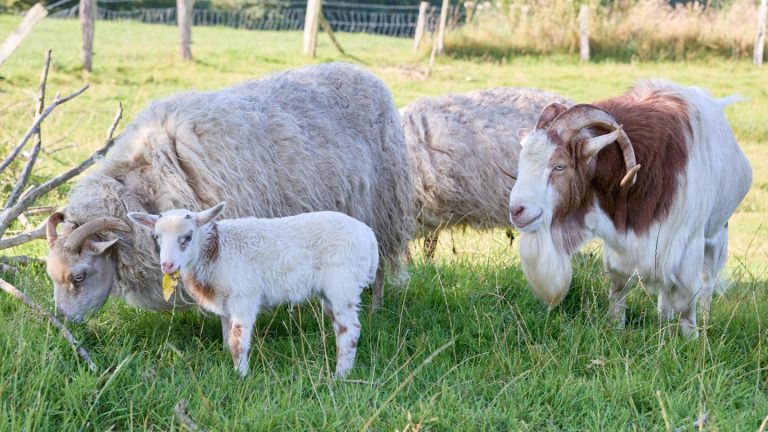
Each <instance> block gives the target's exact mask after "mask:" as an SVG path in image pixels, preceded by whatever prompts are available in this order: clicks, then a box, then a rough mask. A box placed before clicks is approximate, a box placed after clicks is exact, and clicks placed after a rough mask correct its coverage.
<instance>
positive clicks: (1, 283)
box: [0, 279, 98, 372]
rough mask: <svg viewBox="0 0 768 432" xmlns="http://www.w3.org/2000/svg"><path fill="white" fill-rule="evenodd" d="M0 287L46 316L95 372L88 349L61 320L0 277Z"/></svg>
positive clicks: (94, 365) (96, 368)
mask: <svg viewBox="0 0 768 432" xmlns="http://www.w3.org/2000/svg"><path fill="white" fill-rule="evenodd" d="M0 289H2V290H3V291H5V292H7V293H8V294H10V295H12V296H14V297H16V298H17V299H19V300H21V301H22V302H24V304H25V305H27V306H29V307H30V308H32V309H34V310H35V312H37V313H39V314H41V315H43V316H45V317H46V318H48V322H50V323H51V324H53V325H54V327H56V328H58V329H59V330H61V335H62V336H64V339H66V340H67V342H69V345H71V346H72V348H74V349H75V351H77V354H79V355H80V357H81V358H82V359H83V360H84V361H85V363H86V364H87V365H88V368H89V369H90V370H91V371H93V372H96V371H97V370H98V367H97V366H96V363H94V362H93V360H91V356H90V355H89V354H88V351H86V350H85V348H83V347H82V346H80V342H78V341H77V339H75V337H74V336H73V335H72V333H70V331H69V330H67V328H66V327H64V324H62V323H61V321H59V320H58V319H57V318H56V317H55V316H53V315H51V313H50V312H48V311H47V310H45V309H44V308H43V307H42V306H40V305H38V304H37V303H35V302H33V301H32V299H30V298H29V296H27V295H26V294H24V293H23V292H21V291H19V290H18V289H17V288H16V287H15V286H13V285H11V284H9V283H8V282H6V281H4V280H2V279H0Z"/></svg>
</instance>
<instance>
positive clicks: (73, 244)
mask: <svg viewBox="0 0 768 432" xmlns="http://www.w3.org/2000/svg"><path fill="white" fill-rule="evenodd" d="M108 229H110V230H118V231H126V232H127V231H130V230H131V228H130V227H129V226H128V224H127V223H125V222H123V221H122V220H120V219H118V218H115V217H100V218H97V219H94V220H90V221H88V222H86V223H84V224H83V225H81V226H79V227H77V229H75V230H74V231H72V234H70V235H69V237H67V241H65V242H64V248H65V249H67V250H70V251H72V252H75V253H79V252H80V249H82V247H83V243H85V241H86V240H88V237H90V236H91V235H93V234H96V233H97V232H101V231H104V230H108Z"/></svg>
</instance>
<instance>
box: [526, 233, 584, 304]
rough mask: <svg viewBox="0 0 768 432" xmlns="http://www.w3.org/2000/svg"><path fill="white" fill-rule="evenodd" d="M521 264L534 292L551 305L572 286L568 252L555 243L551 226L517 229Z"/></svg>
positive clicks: (571, 269) (571, 270)
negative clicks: (528, 230) (535, 228)
mask: <svg viewBox="0 0 768 432" xmlns="http://www.w3.org/2000/svg"><path fill="white" fill-rule="evenodd" d="M519 244H520V264H521V265H522V268H523V273H524V274H525V277H526V278H527V279H528V283H529V284H530V285H531V289H532V290H533V293H534V294H535V295H536V297H538V298H539V299H541V300H542V301H544V302H545V303H547V304H548V305H549V308H550V309H552V308H554V307H555V306H557V305H558V304H560V302H561V301H562V300H563V298H564V297H565V295H566V294H568V290H569V289H570V288H571V279H572V278H573V267H572V266H571V256H570V254H569V253H568V252H566V251H565V250H564V249H563V248H562V247H559V246H558V245H556V244H555V242H554V241H553V238H552V230H550V229H547V228H543V229H540V230H537V231H536V232H532V233H526V232H521V233H520V243H519Z"/></svg>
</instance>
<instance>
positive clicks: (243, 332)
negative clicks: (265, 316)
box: [229, 315, 256, 376]
mask: <svg viewBox="0 0 768 432" xmlns="http://www.w3.org/2000/svg"><path fill="white" fill-rule="evenodd" d="M255 321H256V316H255V315H254V316H253V317H250V316H236V315H235V316H232V318H231V326H230V329H229V352H230V353H231V354H232V361H233V362H234V364H235V368H237V370H238V371H239V372H240V375H242V376H245V375H247V374H248V350H249V349H250V347H251V334H252V333H253V323H254V322H255Z"/></svg>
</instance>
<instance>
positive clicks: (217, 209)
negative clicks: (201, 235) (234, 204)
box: [195, 202, 227, 227]
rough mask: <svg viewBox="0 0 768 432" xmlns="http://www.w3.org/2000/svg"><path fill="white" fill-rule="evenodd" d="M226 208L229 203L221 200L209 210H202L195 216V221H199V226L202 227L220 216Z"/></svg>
mask: <svg viewBox="0 0 768 432" xmlns="http://www.w3.org/2000/svg"><path fill="white" fill-rule="evenodd" d="M226 208H227V203H225V202H220V203H218V204H216V205H215V206H213V207H211V208H209V209H208V210H203V211H201V212H200V213H198V214H197V216H196V217H195V222H197V226H199V227H201V226H203V225H205V224H207V223H208V222H210V221H212V220H214V219H216V218H217V217H219V215H221V213H223V212H224V210H225V209H226Z"/></svg>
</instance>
